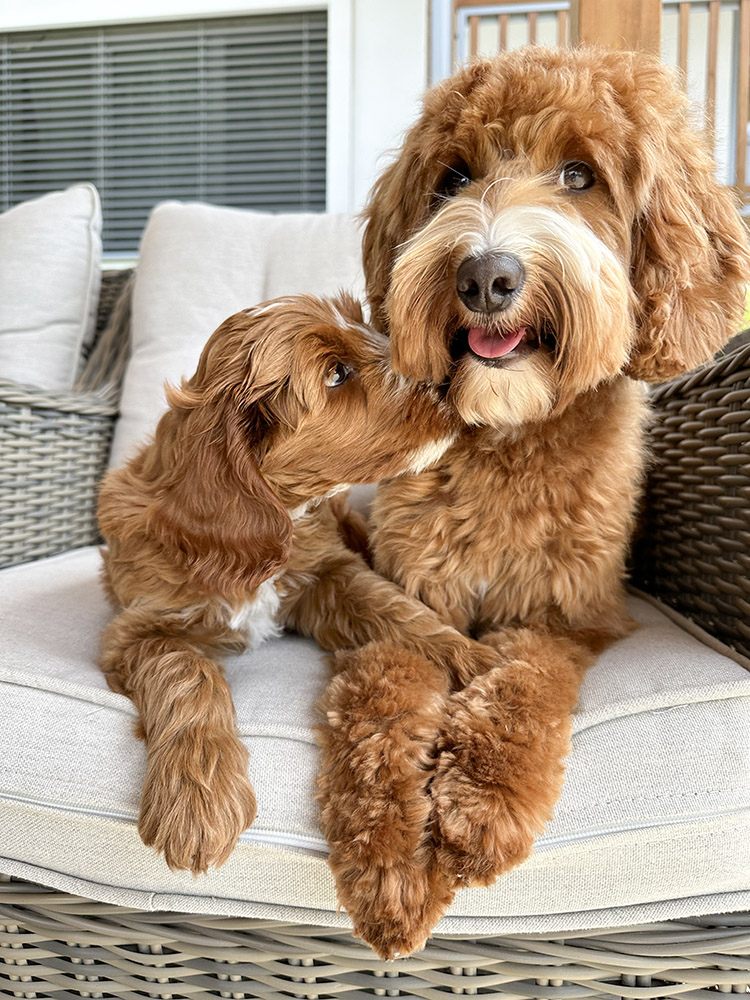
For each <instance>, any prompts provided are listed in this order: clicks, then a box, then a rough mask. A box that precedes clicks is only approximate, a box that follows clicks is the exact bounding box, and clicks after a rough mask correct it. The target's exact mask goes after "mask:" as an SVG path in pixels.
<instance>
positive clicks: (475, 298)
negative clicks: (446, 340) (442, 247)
mask: <svg viewBox="0 0 750 1000" xmlns="http://www.w3.org/2000/svg"><path fill="white" fill-rule="evenodd" d="M525 276H526V272H525V271H524V266H523V264H522V263H521V261H520V260H519V259H518V257H516V255H515V254H512V253H505V252H500V253H498V252H494V253H483V254H480V255H479V256H472V257H467V258H466V260H464V261H463V262H462V263H461V264H460V266H459V268H458V272H457V274H456V291H457V292H458V297H459V298H460V299H461V301H462V302H463V304H464V305H465V306H466V307H467V308H468V309H471V311H472V312H476V313H484V314H485V315H490V314H491V313H496V312H502V310H503V309H507V308H508V307H509V306H510V305H511V303H512V301H513V298H514V297H515V296H516V295H517V294H518V292H519V291H520V290H521V287H522V286H523V282H524V278H525Z"/></svg>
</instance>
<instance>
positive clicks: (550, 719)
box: [319, 47, 750, 957]
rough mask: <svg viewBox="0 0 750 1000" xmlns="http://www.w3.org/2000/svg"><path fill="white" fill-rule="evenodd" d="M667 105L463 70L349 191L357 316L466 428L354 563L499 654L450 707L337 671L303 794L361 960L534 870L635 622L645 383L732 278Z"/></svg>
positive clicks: (552, 67)
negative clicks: (616, 654)
mask: <svg viewBox="0 0 750 1000" xmlns="http://www.w3.org/2000/svg"><path fill="white" fill-rule="evenodd" d="M686 103H687V102H686V99H685V97H684V95H683V93H682V91H681V89H680V87H679V86H678V85H677V83H676V82H675V80H674V78H673V75H672V73H671V72H670V71H669V70H668V69H666V68H665V67H664V66H662V65H661V64H660V63H659V62H658V60H657V59H655V58H653V57H651V56H649V55H645V54H638V53H631V52H612V51H604V50H596V49H546V48H536V47H534V48H527V49H524V50H521V51H516V52H511V53H508V54H505V55H502V56H500V57H498V58H496V59H493V60H489V61H487V60H480V61H477V62H474V63H472V64H470V65H468V66H467V67H466V68H464V69H462V70H461V71H460V72H458V73H457V75H456V76H454V77H453V78H452V79H450V80H447V81H445V82H444V83H442V84H440V85H438V86H437V87H435V88H434V89H432V90H431V91H429V92H428V94H427V96H426V98H425V101H424V110H423V113H422V115H421V117H420V118H419V120H418V121H417V122H416V124H415V125H414V126H413V127H412V128H411V130H410V131H409V132H408V134H407V136H406V139H405V141H404V144H403V148H402V149H401V151H400V153H399V154H398V156H397V158H396V160H395V162H393V164H392V165H391V166H390V167H388V168H387V169H386V170H385V172H384V173H383V175H382V177H381V178H380V180H379V181H378V183H377V184H376V186H375V189H374V192H373V194H372V197H371V201H370V203H369V207H368V209H367V229H366V234H365V237H364V264H365V271H366V277H367V292H368V296H369V300H370V304H371V307H372V314H373V321H374V322H375V324H376V325H377V326H379V328H381V329H382V330H384V331H387V332H388V333H389V334H390V338H391V345H392V364H393V367H394V368H395V370H396V371H397V372H399V373H400V374H402V375H406V376H411V377H412V378H416V379H418V380H420V381H422V382H424V383H427V384H431V385H433V386H435V387H438V389H439V391H440V392H441V393H442V394H443V395H444V398H445V399H446V401H447V402H448V403H450V404H451V405H452V406H453V408H454V410H455V412H456V413H457V414H458V416H459V418H460V420H461V422H462V427H463V429H462V431H461V433H460V435H459V437H458V439H457V440H456V442H455V444H454V445H453V446H452V447H451V448H450V449H449V450H448V451H446V453H445V454H444V456H443V458H442V459H441V460H440V461H439V462H438V464H437V465H435V466H433V467H432V468H430V469H429V470H427V471H424V472H422V473H418V474H407V475H405V476H402V477H399V478H398V479H393V480H390V481H388V482H386V483H384V484H382V485H381V486H380V488H379V491H378V495H377V499H376V506H375V511H374V526H375V530H374V537H373V549H374V565H375V568H376V569H378V570H379V571H380V572H381V573H383V574H384V575H386V576H388V577H389V578H390V579H391V580H394V581H396V582H397V583H398V584H400V585H401V587H403V589H404V591H405V592H406V594H407V595H409V596H411V597H414V598H418V599H420V600H421V601H423V602H425V603H426V604H427V605H429V606H430V607H431V608H433V609H434V610H435V611H436V612H437V613H438V614H439V615H440V617H441V618H442V620H443V621H445V622H446V623H450V624H451V625H452V626H454V628H456V629H457V630H459V631H461V632H462V633H464V634H465V635H472V636H476V637H478V638H479V639H480V641H481V643H483V644H485V645H487V646H490V647H491V648H493V649H494V650H496V651H497V653H498V654H499V655H500V657H501V658H502V665H500V666H497V667H494V668H491V669H490V670H489V671H486V672H483V673H479V674H477V675H476V676H475V677H474V678H467V679H466V683H465V685H463V686H462V685H461V684H459V685H456V684H455V683H454V685H453V690H452V692H450V691H448V690H447V689H446V683H445V679H444V676H442V675H440V674H439V673H438V672H437V671H436V670H435V669H434V668H433V667H431V665H430V664H429V663H428V662H427V661H424V662H422V661H420V660H419V658H417V659H416V660H415V659H414V657H411V658H409V657H407V656H405V655H404V656H400V655H399V654H397V653H396V654H394V653H393V651H383V650H382V649H380V650H379V649H378V648H370V649H366V650H364V651H357V652H354V653H339V654H338V656H337V668H338V670H339V671H340V673H339V675H338V676H337V677H336V678H335V680H334V682H333V684H332V687H331V689H330V691H329V693H328V696H327V707H328V709H329V726H328V728H327V729H326V730H324V732H323V736H322V742H323V747H324V767H323V773H322V778H321V786H320V793H319V795H320V799H321V801H322V806H323V817H324V825H325V828H326V832H327V833H328V836H329V839H330V841H331V845H332V855H331V858H332V866H333V870H334V873H335V874H336V878H337V883H338V887H339V892H340V895H341V898H342V900H343V901H344V903H345V905H346V907H347V910H348V911H349V913H350V915H351V916H352V919H353V920H354V924H355V928H356V929H357V930H358V932H359V933H360V934H361V935H362V936H363V937H364V938H365V939H366V940H368V941H369V942H370V943H371V944H372V945H373V947H375V948H376V949H377V950H378V951H379V952H380V954H381V955H383V956H386V957H392V956H394V955H395V954H397V953H399V952H401V953H404V952H408V951H410V950H413V949H414V948H417V947H419V946H420V945H421V943H422V942H423V941H424V939H425V937H426V936H427V935H428V933H429V932H430V930H431V928H432V926H433V924H434V922H435V920H436V918H437V916H438V915H439V913H440V912H442V910H443V909H444V907H445V906H446V905H447V903H448V902H449V901H450V899H451V898H452V895H453V893H454V891H455V889H456V888H457V887H460V886H466V885H489V884H490V883H492V882H493V881H494V880H495V879H496V878H497V876H498V875H500V874H501V873H503V872H505V871H507V870H508V869H509V868H512V867H513V866H514V865H517V864H519V862H521V861H523V860H524V859H525V858H526V857H527V856H528V855H529V853H530V851H531V848H532V844H533V841H534V838H535V836H536V835H537V834H539V833H540V831H541V830H542V829H543V827H544V825H545V823H546V822H547V821H548V820H549V819H550V817H551V815H552V812H553V809H554V806H555V803H556V801H557V798H558V796H559V794H560V788H561V783H562V779H563V771H564V759H565V756H566V754H567V752H568V749H569V744H570V733H571V713H572V712H573V710H574V708H575V705H576V701H577V698H578V691H579V686H580V684H581V681H582V679H583V676H584V674H585V671H586V669H587V668H588V667H589V666H590V665H591V663H592V662H593V661H594V659H595V658H596V655H597V653H598V652H600V651H601V650H602V649H603V648H604V647H605V646H606V645H607V644H608V643H611V642H612V641H613V640H615V639H617V638H619V637H621V636H624V635H626V634H627V633H628V632H629V631H630V630H631V629H632V628H633V627H634V623H633V622H632V621H631V620H630V619H629V617H628V615H627V612H626V610H625V605H624V601H623V593H624V592H623V581H624V578H625V559H626V555H627V552H628V545H629V539H630V536H631V531H632V527H633V520H634V511H635V508H636V504H637V501H638V496H639V493H640V490H641V483H642V479H643V474H644V465H645V462H646V460H647V446H646V438H645V428H646V424H647V420H648V404H647V397H646V392H645V387H644V385H643V384H642V383H643V382H644V381H645V382H660V381H664V380H667V379H670V378H672V377H674V376H676V375H679V374H680V373H681V372H686V371H688V370H690V369H692V368H695V367H696V366H698V365H700V364H703V363H704V362H706V361H708V360H709V359H710V358H711V357H712V355H713V354H714V353H715V352H716V351H717V350H718V349H719V348H721V347H722V346H723V345H724V344H725V343H726V341H727V340H728V338H729V337H730V336H731V335H732V334H733V333H734V332H735V331H736V330H737V329H738V322H739V319H740V316H741V313H742V306H743V299H744V294H745V287H746V283H747V282H748V278H749V277H750V258H749V256H748V246H747V235H746V231H745V229H744V227H743V224H742V222H741V220H740V218H739V215H738V212H737V208H736V206H735V203H734V198H733V196H732V193H731V191H729V190H727V189H726V188H723V187H721V186H719V184H718V183H717V181H716V178H715V165H714V163H713V162H712V159H711V156H710V155H709V152H708V150H707V147H706V145H705V143H704V141H703V140H702V138H701V137H700V136H699V135H697V134H696V132H695V131H694V130H693V129H692V128H691V126H690V124H689V121H688V117H687V112H686ZM343 761H348V765H347V767H344V766H343V764H342V762H343ZM394 812H397V813H398V820H399V821H398V823H395V822H394V821H393V815H394ZM415 845H416V846H415Z"/></svg>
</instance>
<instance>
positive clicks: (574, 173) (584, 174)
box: [560, 160, 596, 191]
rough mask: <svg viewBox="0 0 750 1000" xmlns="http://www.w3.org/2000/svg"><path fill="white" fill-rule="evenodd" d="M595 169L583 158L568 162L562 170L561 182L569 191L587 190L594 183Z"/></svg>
mask: <svg viewBox="0 0 750 1000" xmlns="http://www.w3.org/2000/svg"><path fill="white" fill-rule="evenodd" d="M595 179H596V178H595V177H594V171H593V170H592V169H591V167H590V166H589V165H588V163H583V162H582V161H581V160H573V161H572V162H571V163H566V164H565V165H564V166H563V168H562V170H561V171H560V183H561V184H562V186H563V187H566V188H568V190H569V191H585V190H586V188H590V187H591V185H592V184H593V183H594V180H595Z"/></svg>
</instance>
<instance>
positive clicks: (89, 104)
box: [0, 11, 327, 256]
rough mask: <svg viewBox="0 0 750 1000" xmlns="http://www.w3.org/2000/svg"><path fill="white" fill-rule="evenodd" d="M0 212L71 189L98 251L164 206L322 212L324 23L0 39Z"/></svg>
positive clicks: (238, 21) (264, 19)
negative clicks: (99, 233)
mask: <svg viewBox="0 0 750 1000" xmlns="http://www.w3.org/2000/svg"><path fill="white" fill-rule="evenodd" d="M0 45H1V50H0V107H1V108H2V123H1V124H0V132H1V133H2V140H1V141H2V150H1V154H0V155H1V158H2V162H1V163H0V206H1V207H2V209H3V210H5V209H6V208H9V207H10V206H12V205H15V204H17V203H18V202H20V201H24V200H25V199H28V198H33V197H36V196H38V195H40V194H43V193H45V192H47V191H51V190H54V189H57V188H61V187H65V186H68V185H70V184H74V183H77V182H80V181H91V182H93V183H94V184H95V185H96V186H97V188H98V189H99V192H100V194H101V197H102V208H103V214H104V249H105V252H107V253H109V254H110V255H117V256H127V255H132V254H134V253H135V252H136V250H137V247H138V241H139V238H140V234H141V231H142V229H143V225H144V223H145V221H146V218H147V216H148V213H149V211H150V210H151V208H152V207H153V206H154V205H155V204H156V203H157V202H159V201H163V200H164V199H169V198H179V199H186V200H200V201H208V202H213V203H215V204H222V205H230V206H235V207H239V208H257V209H262V210H268V211H271V210H287V211H293V210H309V211H315V210H322V209H324V208H325V158H326V49H327V37H326V13H325V11H310V12H306V13H280V14H274V15H252V16H246V17H234V18H217V19H213V18H207V19H204V20H195V21H179V22H169V23H166V22H165V23H160V24H144V25H138V26H133V25H128V26H107V27H99V28H86V29H54V30H53V29H50V30H46V31H35V32H23V33H15V32H13V33H10V32H9V33H6V34H4V35H2V36H0Z"/></svg>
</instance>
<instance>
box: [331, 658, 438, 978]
mask: <svg viewBox="0 0 750 1000" xmlns="http://www.w3.org/2000/svg"><path fill="white" fill-rule="evenodd" d="M334 667H335V669H336V670H337V671H338V676H336V677H335V678H334V679H333V681H332V682H331V684H330V686H329V688H328V691H327V692H326V695H325V698H324V700H323V705H322V707H323V708H324V710H325V713H326V717H327V724H326V725H325V726H321V727H320V728H319V731H318V737H319V741H320V744H321V746H322V749H323V761H322V767H321V771H320V775H319V778H318V794H317V798H318V802H319V803H320V811H321V822H322V826H323V830H324V832H325V834H326V837H327V839H328V843H329V845H330V855H329V865H330V867H331V870H332V872H333V875H334V878H335V880H336V888H337V890H338V896H339V899H340V901H341V903H342V904H343V906H344V907H345V908H346V911H347V913H348V914H349V916H350V918H351V920H352V922H353V924H354V930H355V933H357V934H358V935H359V936H360V937H361V938H363V939H364V940H365V941H366V942H367V943H368V944H369V945H370V946H371V947H372V948H373V949H374V950H375V951H376V952H377V953H378V954H379V955H380V956H381V957H382V958H386V959H390V958H395V957H397V956H398V955H399V954H400V955H407V954H409V953H410V952H412V951H414V950H416V949H418V948H421V947H422V945H423V944H424V941H425V940H426V938H427V937H428V935H429V933H430V931H431V930H432V928H433V926H434V925H435V923H436V922H437V920H438V919H439V917H440V916H441V915H442V913H443V911H444V909H445V908H446V906H447V905H448V904H449V903H450V901H451V898H452V896H453V891H452V888H451V886H450V883H449V880H448V879H446V878H445V876H444V875H443V873H442V872H440V871H439V870H438V869H437V868H436V866H435V859H434V851H433V845H432V842H431V840H430V836H429V816H430V806H431V801H430V795H429V783H430V779H431V777H432V775H433V770H434V765H435V740H436V738H437V734H438V730H439V727H440V724H441V721H442V707H443V702H444V699H445V697H446V695H447V688H446V679H445V675H444V674H443V673H442V672H441V671H439V670H438V669H437V668H435V667H433V666H432V664H431V663H430V662H429V661H427V660H426V659H425V658H424V657H421V656H417V655H416V654H413V653H409V652H407V651H406V650H404V649H401V648H400V647H397V646H392V645H389V644H386V643H371V644H370V645H369V646H365V647H363V648H362V649H359V650H356V651H349V652H340V653H337V654H336V657H335V659H334Z"/></svg>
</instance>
